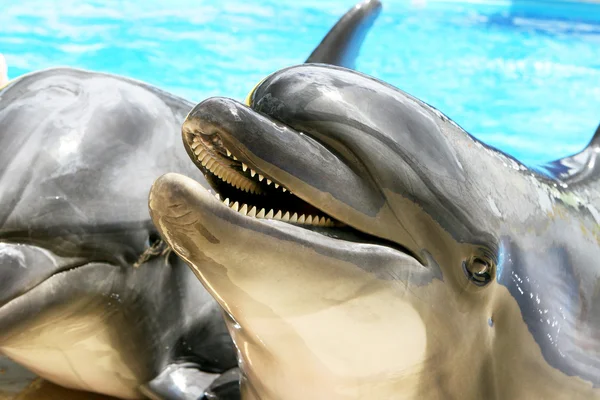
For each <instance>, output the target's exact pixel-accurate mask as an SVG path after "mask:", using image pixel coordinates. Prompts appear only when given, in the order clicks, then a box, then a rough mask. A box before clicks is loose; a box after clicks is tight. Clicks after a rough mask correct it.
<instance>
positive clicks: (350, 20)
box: [306, 0, 381, 68]
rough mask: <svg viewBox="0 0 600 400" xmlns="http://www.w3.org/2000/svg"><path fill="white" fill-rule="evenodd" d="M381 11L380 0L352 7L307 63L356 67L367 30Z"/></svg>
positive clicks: (366, 0)
mask: <svg viewBox="0 0 600 400" xmlns="http://www.w3.org/2000/svg"><path fill="white" fill-rule="evenodd" d="M380 12H381V2H380V1H379V0H365V1H363V2H361V3H358V4H357V5H355V6H354V7H352V9H350V10H349V11H348V12H347V13H346V14H344V16H343V17H342V18H340V20H339V21H338V22H337V23H336V24H335V25H334V27H333V28H331V30H330V31H329V33H327V35H326V36H325V38H324V39H323V40H322V41H321V43H320V44H319V45H318V46H317V48H316V49H315V50H314V51H313V52H312V54H311V55H310V56H309V57H308V59H307V60H306V63H322V64H332V65H339V66H341V67H346V68H354V61H355V60H356V57H357V56H358V51H359V49H360V46H361V45H362V43H363V41H364V39H365V36H366V35H367V31H368V30H369V28H371V26H372V25H373V22H375V19H376V18H377V17H378V16H379V13H380Z"/></svg>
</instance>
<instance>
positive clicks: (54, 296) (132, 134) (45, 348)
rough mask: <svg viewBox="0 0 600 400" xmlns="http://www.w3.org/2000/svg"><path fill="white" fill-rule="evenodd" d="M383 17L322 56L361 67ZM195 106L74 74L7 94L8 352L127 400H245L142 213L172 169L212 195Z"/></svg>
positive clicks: (16, 86)
mask: <svg viewBox="0 0 600 400" xmlns="http://www.w3.org/2000/svg"><path fill="white" fill-rule="evenodd" d="M380 8H381V5H380V3H379V1H373V0H370V1H366V2H363V3H360V4H359V5H357V6H356V7H354V8H352V9H351V10H350V11H349V12H348V13H347V14H346V15H345V16H344V17H343V18H342V19H341V20H340V22H338V24H337V25H336V26H335V27H334V28H333V30H332V32H331V33H330V34H329V35H328V36H327V37H326V38H325V39H324V40H323V42H322V43H321V44H320V45H319V47H317V49H316V50H315V53H320V54H324V55H328V56H329V57H332V60H335V59H337V60H339V62H340V63H346V62H350V61H353V59H352V57H351V56H348V55H346V53H349V54H357V50H356V48H357V47H359V46H360V45H361V43H362V39H363V38H364V33H363V34H362V35H361V34H358V33H357V32H361V31H366V30H367V29H368V28H369V27H370V26H371V24H372V23H373V20H374V18H375V17H376V16H377V15H378V13H379V10H380ZM344 37H347V40H344ZM312 57H314V54H313V56H312ZM192 107H193V104H192V103H190V102H188V101H186V100H184V99H181V98H178V97H176V96H173V95H171V94H169V93H166V92H164V91H161V90H159V89H156V88H154V87H151V86H149V85H146V84H143V83H141V82H137V81H133V80H130V79H126V78H122V77H117V76H111V75H106V74H100V73H93V72H87V71H81V70H75V69H68V68H60V69H51V70H47V71H42V72H36V73H33V74H30V75H26V76H23V77H21V78H19V79H17V80H15V81H13V82H12V83H10V84H9V85H8V86H7V87H6V88H4V89H2V90H0V143H1V146H0V354H3V355H5V356H8V357H10V358H11V359H12V360H14V361H16V362H18V363H19V364H22V365H24V366H26V367H28V368H29V369H30V370H32V371H33V372H35V373H37V374H38V375H40V376H42V377H43V378H45V379H48V380H50V381H52V382H54V383H57V384H59V385H62V386H66V387H69V388H76V389H82V390H87V391H93V392H98V393H103V394H108V395H112V396H117V397H122V398H139V397H142V396H149V397H151V398H153V399H194V400H196V399H199V398H200V397H201V396H206V398H210V399H235V398H239V385H238V380H239V375H238V374H237V369H234V368H235V367H236V366H237V357H236V353H237V351H236V349H235V347H234V346H233V343H232V342H231V339H230V337H229V335H228V332H227V329H226V326H225V324H224V323H223V318H222V311H221V308H220V307H219V306H218V304H217V303H216V302H215V301H214V300H213V299H212V297H211V296H210V295H209V294H208V293H207V292H206V291H205V290H204V289H203V286H202V285H201V284H200V282H198V280H197V279H196V278H195V277H194V276H193V274H192V272H191V271H190V270H189V268H187V266H186V265H185V264H184V262H183V261H182V260H181V259H180V258H178V257H176V256H175V255H174V254H172V253H171V254H170V255H169V252H168V251H166V249H167V246H166V245H165V244H164V242H162V241H160V237H159V235H158V233H157V231H156V229H155V228H154V226H153V224H152V222H151V220H150V216H149V214H148V209H147V198H148V192H149V189H150V187H151V185H152V182H153V181H154V180H155V179H156V178H157V177H159V176H160V175H161V174H164V173H166V172H169V171H176V172H179V173H182V174H186V175H188V176H191V177H193V178H194V180H195V181H196V182H199V183H198V184H200V185H202V186H203V187H205V188H208V187H209V184H208V183H207V181H206V180H205V179H204V177H203V175H202V174H201V173H200V172H199V171H198V170H197V168H196V167H195V166H194V165H193V164H192V163H190V162H189V159H188V157H187V156H186V153H185V151H184V148H183V146H182V145H181V141H180V139H179V132H180V129H181V123H182V122H183V120H184V118H185V116H186V114H187V113H188V112H189V110H190V109H192ZM165 265H166V267H165ZM220 374H223V375H220ZM215 378H218V379H216V380H215ZM211 382H212V384H211ZM209 385H210V386H209Z"/></svg>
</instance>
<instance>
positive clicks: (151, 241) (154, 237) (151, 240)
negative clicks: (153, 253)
mask: <svg viewBox="0 0 600 400" xmlns="http://www.w3.org/2000/svg"><path fill="white" fill-rule="evenodd" d="M160 240H161V239H160V235H159V234H158V233H155V232H152V233H150V235H148V239H147V241H146V247H148V248H150V247H154V246H156V245H158V243H159V242H160Z"/></svg>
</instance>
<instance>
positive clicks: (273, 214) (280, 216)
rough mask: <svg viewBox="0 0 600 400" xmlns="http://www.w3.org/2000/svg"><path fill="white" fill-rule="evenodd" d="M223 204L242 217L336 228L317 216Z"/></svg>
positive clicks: (333, 223)
mask: <svg viewBox="0 0 600 400" xmlns="http://www.w3.org/2000/svg"><path fill="white" fill-rule="evenodd" d="M216 197H217V199H219V200H221V199H220V196H219V195H218V194H217V195H216ZM223 204H225V205H226V206H227V207H229V208H231V209H232V210H234V211H237V212H239V213H240V214H242V215H245V216H248V217H254V218H261V219H276V220H279V221H284V222H289V223H292V224H300V225H313V226H323V227H332V226H335V222H334V221H332V220H331V218H328V217H323V216H321V217H319V216H316V215H308V216H307V215H306V214H301V215H298V213H293V214H291V213H290V212H289V211H287V212H285V213H283V212H282V211H281V210H278V211H275V210H273V209H271V210H270V211H268V212H267V209H266V208H261V209H260V210H258V209H257V208H256V206H249V205H247V204H241V205H240V203H239V202H237V201H236V202H234V203H231V202H230V201H229V199H225V200H223Z"/></svg>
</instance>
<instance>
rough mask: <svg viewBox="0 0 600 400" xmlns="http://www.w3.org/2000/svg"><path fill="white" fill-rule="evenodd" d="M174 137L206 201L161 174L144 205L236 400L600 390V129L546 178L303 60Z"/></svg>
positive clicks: (371, 82) (371, 88)
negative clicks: (200, 295) (203, 316)
mask: <svg viewBox="0 0 600 400" xmlns="http://www.w3.org/2000/svg"><path fill="white" fill-rule="evenodd" d="M182 135H183V141H184V145H185V147H186V149H187V152H188V154H189V155H190V157H191V158H192V160H193V162H194V163H195V164H196V166H198V167H199V169H200V170H201V171H202V172H203V174H205V175H206V176H207V177H208V180H209V182H211V183H213V188H214V190H215V191H216V195H218V196H216V195H213V194H212V193H209V192H208V191H207V190H206V189H205V187H204V186H203V185H201V184H199V183H198V182H196V181H195V180H194V179H193V178H192V177H187V176H184V175H181V174H177V173H169V174H166V175H164V176H162V177H160V178H159V179H158V180H157V181H156V182H155V183H154V185H153V187H152V190H151V192H150V196H149V208H150V213H151V216H152V220H153V221H154V223H155V225H156V227H157V228H158V230H159V231H160V234H161V236H162V237H163V238H164V239H165V240H166V241H167V242H168V243H169V245H170V246H171V247H172V248H173V249H174V251H175V252H176V253H177V254H178V255H179V256H180V257H181V258H183V259H184V260H185V261H186V262H187V263H188V265H189V266H190V267H191V269H192V270H193V271H194V273H195V274H196V276H197V277H198V279H199V280H200V281H201V282H202V283H203V284H204V286H205V287H206V288H207V290H208V291H209V292H210V293H211V294H212V295H213V296H214V297H215V299H216V300H217V301H218V302H219V304H220V305H221V306H222V307H223V309H224V310H225V312H226V319H227V324H228V327H229V331H230V333H231V335H232V338H233V340H234V342H235V344H236V347H237V348H238V350H239V357H240V362H239V365H240V369H241V372H242V374H243V377H244V378H243V380H242V389H241V391H242V398H244V399H261V400H270V399H285V400H300V399H302V400H304V399H311V400H314V399H319V400H320V399H328V400H332V399H344V400H347V399H363V398H372V399H542V398H544V399H545V398H552V399H565V400H566V399H600V265H599V263H598V260H600V245H599V243H600V225H599V222H600V213H599V211H600V200H599V199H600V185H599V183H598V175H597V167H596V161H597V157H598V153H599V149H600V148H599V146H598V144H599V143H600V138H599V137H600V134H599V133H598V132H596V136H595V137H594V139H593V140H592V142H591V143H590V146H588V148H587V149H585V150H584V151H582V154H581V155H580V156H577V157H574V158H573V157H569V158H567V159H566V161H567V162H565V163H562V162H561V161H560V160H559V161H557V162H556V163H554V164H553V167H552V168H553V170H554V171H559V172H560V173H561V174H562V175H560V176H559V174H551V173H549V172H545V173H544V172H542V169H541V168H540V169H539V170H537V169H530V168H527V167H526V166H525V165H523V164H522V163H520V162H519V161H518V160H516V159H514V158H512V157H510V156H508V155H506V154H504V153H502V152H501V151H499V150H497V149H494V148H492V147H490V146H487V145H485V144H484V143H482V142H480V141H478V140H477V139H476V138H474V137H473V136H471V135H469V134H468V133H467V132H465V131H464V130H463V129H461V128H460V127H459V126H458V125H457V124H455V123H454V122H453V121H452V120H450V119H449V118H448V117H447V116H445V115H444V114H442V113H441V112H440V111H438V110H436V109H435V108H433V107H431V106H430V105H428V104H425V103H424V102H422V101H420V100H419V99H417V98H415V97H413V96H411V95H409V94H407V93H405V92H403V91H401V90H399V89H397V88H395V87H393V86H391V85H389V84H387V83H385V82H382V81H379V80H377V79H375V78H372V77H369V76H366V75H363V74H361V73H358V72H355V71H351V70H348V69H345V68H340V67H334V66H327V65H317V64H315V65H300V66H294V67H290V68H287V69H283V70H280V71H277V72H275V73H273V74H272V75H270V76H269V77H267V78H266V79H265V80H264V81H262V83H260V84H259V85H258V86H257V88H256V89H255V90H254V91H253V92H252V93H251V95H250V96H249V98H248V104H247V105H245V104H242V103H239V102H237V101H235V100H232V99H228V98H222V97H214V98H209V99H207V100H205V101H203V102H201V103H200V104H198V105H197V106H196V107H194V109H193V110H192V111H191V112H190V114H189V115H188V117H187V119H186V121H185V122H184V124H183V127H182ZM552 168H546V169H545V170H546V171H550V170H551V169H552ZM215 174H217V175H219V174H221V175H226V176H227V177H228V178H229V181H231V182H235V183H236V184H237V185H238V186H240V187H243V188H247V189H248V190H247V191H246V192H243V191H240V190H239V189H236V188H235V187H232V186H231V185H229V184H227V183H223V181H220V180H216V179H211V177H212V176H214V175H215ZM249 193H251V194H249Z"/></svg>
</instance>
